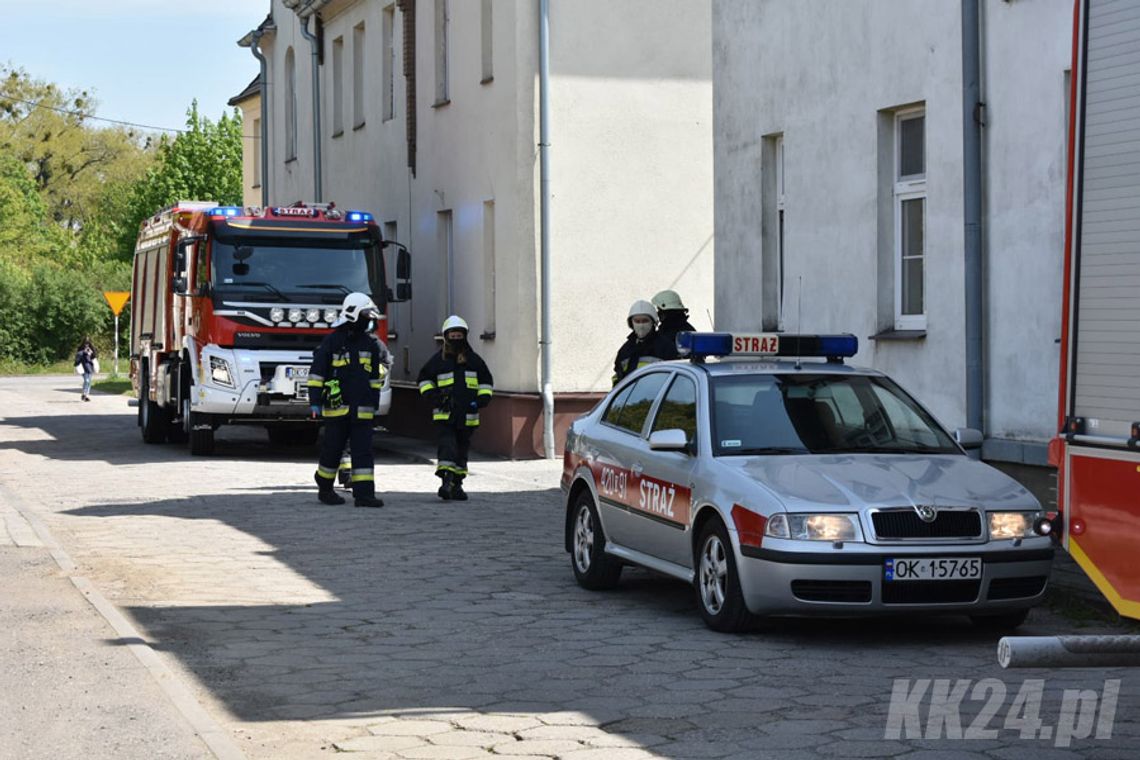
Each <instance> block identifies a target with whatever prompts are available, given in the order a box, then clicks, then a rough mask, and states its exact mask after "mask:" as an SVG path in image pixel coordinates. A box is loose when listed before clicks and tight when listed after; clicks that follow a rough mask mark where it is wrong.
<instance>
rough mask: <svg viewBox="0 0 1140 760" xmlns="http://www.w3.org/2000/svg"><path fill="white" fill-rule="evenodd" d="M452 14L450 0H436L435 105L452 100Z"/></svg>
mask: <svg viewBox="0 0 1140 760" xmlns="http://www.w3.org/2000/svg"><path fill="white" fill-rule="evenodd" d="M450 14H451V9H450V7H449V2H448V0H435V105H437V106H440V105H443V104H444V103H447V102H448V101H449V100H450V95H449V94H448V90H449V88H448V81H447V66H448V61H447V54H448V44H449V40H448V26H449V25H450V23H451V17H450Z"/></svg>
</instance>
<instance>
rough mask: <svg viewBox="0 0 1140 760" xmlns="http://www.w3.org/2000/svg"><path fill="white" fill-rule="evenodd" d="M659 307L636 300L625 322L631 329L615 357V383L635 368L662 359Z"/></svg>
mask: <svg viewBox="0 0 1140 760" xmlns="http://www.w3.org/2000/svg"><path fill="white" fill-rule="evenodd" d="M657 321H658V319H657V309H656V308H654V306H653V304H651V303H650V302H649V301H634V302H633V305H632V306H630V307H629V315H628V316H626V318H625V323H626V324H627V325H628V326H629V329H630V330H631V332H630V334H629V335H628V336H626V339H625V343H623V344H622V345H621V348H619V349H618V352H617V358H615V359H614V374H613V378H612V380H613V384H614V385H617V384H618V383H619V382H621V380H622V378H624V377H625V376H626V375H628V374H629V373H630V372H633V371H634V370H635V369H638V368H640V367H644V366H645V365H646V364H651V363H652V362H656V361H660V358H659V357H658V356H657Z"/></svg>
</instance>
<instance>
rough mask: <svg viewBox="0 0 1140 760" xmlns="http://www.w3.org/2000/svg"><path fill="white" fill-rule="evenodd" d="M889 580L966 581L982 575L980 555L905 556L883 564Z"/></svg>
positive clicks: (884, 573)
mask: <svg viewBox="0 0 1140 760" xmlns="http://www.w3.org/2000/svg"><path fill="white" fill-rule="evenodd" d="M883 577H884V578H885V579H886V580H888V581H960V580H961V581H965V580H973V579H977V578H981V577H982V560H981V558H980V557H905V558H901V557H900V558H897V559H888V560H887V561H886V563H885V564H884V565H883Z"/></svg>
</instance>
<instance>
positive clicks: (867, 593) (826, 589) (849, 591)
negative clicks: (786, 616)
mask: <svg viewBox="0 0 1140 760" xmlns="http://www.w3.org/2000/svg"><path fill="white" fill-rule="evenodd" d="M792 594H794V595H795V597H796V598H797V599H799V600H801V601H804V602H849V603H855V604H858V603H864V604H865V603H867V602H870V601H871V582H870V581H817V580H795V581H792Z"/></svg>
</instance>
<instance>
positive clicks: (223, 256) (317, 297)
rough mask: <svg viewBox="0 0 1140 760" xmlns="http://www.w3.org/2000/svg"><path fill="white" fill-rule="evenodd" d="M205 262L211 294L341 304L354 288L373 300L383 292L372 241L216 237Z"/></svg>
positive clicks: (380, 267)
mask: <svg viewBox="0 0 1140 760" xmlns="http://www.w3.org/2000/svg"><path fill="white" fill-rule="evenodd" d="M210 263H211V267H210V268H211V272H210V275H211V276H210V281H211V283H212V284H213V287H214V291H215V293H217V294H218V295H219V296H225V297H231V298H232V297H234V296H239V295H240V296H242V297H246V298H250V299H252V300H256V301H285V300H290V299H296V300H303V301H309V302H312V301H317V302H320V303H340V302H341V301H342V300H343V299H344V296H345V295H346V294H347V293H352V292H354V291H359V292H361V293H365V294H368V295H370V296H372V297H373V300H376V301H379V298H380V297H381V294H382V293H384V292H385V291H384V271H383V264H382V259H381V258H380V247H379V245H377V244H376V243H374V242H373V241H362V240H355V241H325V240H320V241H314V240H297V241H287V240H281V239H275V240H266V239H264V238H261V239H257V238H251V239H249V240H242V239H218V238H215V240H214V245H213V254H212V256H211V259H210Z"/></svg>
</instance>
